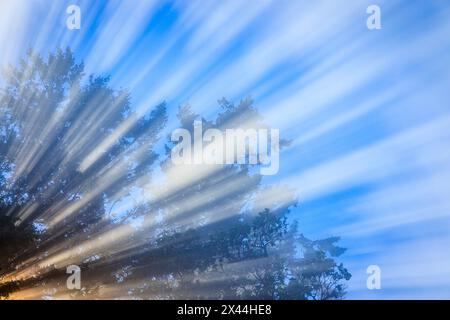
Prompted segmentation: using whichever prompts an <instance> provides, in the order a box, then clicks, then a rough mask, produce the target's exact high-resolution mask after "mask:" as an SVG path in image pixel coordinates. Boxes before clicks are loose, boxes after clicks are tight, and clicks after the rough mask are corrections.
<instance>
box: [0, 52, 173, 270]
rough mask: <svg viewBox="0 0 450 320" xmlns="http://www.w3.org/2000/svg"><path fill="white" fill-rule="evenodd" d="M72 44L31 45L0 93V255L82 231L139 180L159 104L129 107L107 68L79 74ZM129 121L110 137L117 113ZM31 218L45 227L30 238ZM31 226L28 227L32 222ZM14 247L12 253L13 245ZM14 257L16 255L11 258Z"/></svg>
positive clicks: (32, 249) (42, 247)
mask: <svg viewBox="0 0 450 320" xmlns="http://www.w3.org/2000/svg"><path fill="white" fill-rule="evenodd" d="M83 70H84V66H83V64H77V63H76V62H75V57H74V55H73V53H72V52H71V50H70V49H66V50H58V51H57V52H56V53H54V54H50V55H49V56H48V58H47V59H43V58H42V57H41V56H40V55H38V54H36V53H34V52H32V51H29V52H28V53H27V55H26V57H25V58H24V59H22V60H21V61H20V63H19V64H18V66H16V67H13V66H10V68H9V70H7V72H6V73H5V76H4V87H3V89H2V90H1V95H0V110H1V113H0V170H1V171H0V221H1V228H2V234H1V238H0V239H1V240H0V246H1V250H0V261H1V262H2V264H3V269H2V270H1V271H0V275H1V274H6V273H8V272H9V271H12V270H13V268H12V267H13V265H12V264H11V262H12V261H13V260H17V259H18V257H19V256H21V258H22V259H26V258H27V257H31V256H33V255H35V254H36V253H37V251H38V250H37V249H38V246H39V251H40V252H46V250H48V249H49V248H51V247H52V246H54V245H55V244H57V243H60V242H62V241H64V240H65V239H67V238H69V237H71V236H72V235H75V234H83V233H84V234H86V236H88V235H89V234H90V233H91V232H92V230H93V228H95V227H96V226H97V225H98V224H99V223H100V222H101V219H102V218H104V216H105V213H106V211H107V209H108V205H107V204H108V203H109V202H113V201H115V200H116V199H118V198H121V197H124V196H125V195H126V194H127V193H128V192H129V190H130V188H131V187H136V186H138V185H139V184H142V183H144V182H145V178H146V177H147V176H149V173H150V172H151V167H152V165H153V164H154V162H155V160H156V159H157V155H156V153H155V152H154V151H153V147H154V145H155V144H156V142H157V140H158V134H159V132H160V131H161V129H162V128H163V127H164V125H165V123H166V118H167V117H166V110H165V106H164V104H162V105H159V106H157V107H155V108H154V109H153V111H151V112H150V113H146V114H144V115H137V114H136V112H134V111H133V110H132V109H131V108H130V97H129V94H128V92H126V91H125V90H119V91H117V90H114V89H112V88H110V87H109V85H108V82H109V78H108V77H101V76H99V77H94V76H90V77H88V78H87V79H86V78H85V76H84V71H83ZM125 122H127V123H130V125H128V126H127V127H126V130H123V132H122V134H121V135H120V136H118V137H117V138H116V139H113V140H112V141H110V143H108V144H106V145H105V147H104V148H103V149H102V150H99V149H98V144H99V142H100V141H108V139H110V140H111V136H112V133H113V132H114V131H117V130H119V129H120V126H121V125H123V123H125ZM36 222H39V225H40V227H41V228H43V229H47V230H46V232H44V233H42V234H41V235H40V238H41V239H40V241H39V243H38V242H36V241H33V239H34V238H35V236H34V235H33V230H35V227H36ZM35 231H36V230H35ZM13 253H14V254H13ZM16 262H17V261H16Z"/></svg>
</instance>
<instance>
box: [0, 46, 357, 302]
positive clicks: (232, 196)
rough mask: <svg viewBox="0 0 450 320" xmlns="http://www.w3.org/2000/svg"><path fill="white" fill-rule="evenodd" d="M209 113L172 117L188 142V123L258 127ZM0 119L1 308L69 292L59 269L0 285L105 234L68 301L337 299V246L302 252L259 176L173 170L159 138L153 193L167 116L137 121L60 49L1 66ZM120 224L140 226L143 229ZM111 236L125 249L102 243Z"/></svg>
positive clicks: (303, 245) (158, 112) (288, 202)
mask: <svg viewBox="0 0 450 320" xmlns="http://www.w3.org/2000/svg"><path fill="white" fill-rule="evenodd" d="M219 104H220V106H221V111H220V112H219V113H218V114H217V116H216V117H215V119H213V120H206V119H202V118H201V117H200V115H198V114H196V113H195V112H194V111H193V110H192V109H191V108H190V107H189V106H183V107H180V109H179V113H178V120H179V123H180V127H182V128H185V129H187V130H189V131H190V132H193V122H194V120H200V121H202V123H203V127H204V130H206V129H208V128H213V127H214V128H218V129H220V130H225V129H226V128H243V129H246V128H253V129H258V128H265V129H268V128H269V126H268V125H267V124H266V123H265V122H264V119H263V118H262V117H261V116H260V114H259V113H258V111H257V110H256V108H254V107H253V101H252V100H251V99H245V100H243V101H241V102H240V103H239V104H238V105H234V104H232V103H230V102H228V101H227V100H225V99H222V100H220V101H219ZM0 109H1V111H2V112H1V114H0V170H1V171H0V231H1V233H0V267H1V268H2V269H1V270H0V297H8V295H9V294H10V293H12V292H14V291H16V290H20V289H24V288H46V287H48V286H51V287H53V288H55V289H56V291H58V292H65V291H67V289H66V288H65V279H66V274H65V270H64V268H63V266H61V265H54V266H48V267H46V268H44V269H43V270H42V272H41V273H39V274H36V275H35V276H34V277H29V278H27V279H23V280H21V281H20V282H19V281H11V280H5V281H2V276H3V277H4V276H6V275H8V274H9V273H11V272H12V271H14V270H15V269H16V268H17V267H18V266H20V263H21V262H22V261H33V262H36V263H38V262H39V261H41V260H42V259H44V258H45V257H46V256H47V255H50V256H51V255H52V254H55V255H57V254H62V253H64V252H67V251H68V250H70V249H72V248H73V247H76V246H77V244H78V242H83V241H87V242H89V241H91V240H92V241H94V242H95V240H98V239H102V237H103V236H104V234H111V235H112V236H111V237H110V238H109V239H112V241H115V242H114V245H113V246H100V245H99V246H94V247H93V248H94V249H92V250H91V251H89V253H80V254H79V257H78V260H77V261H80V262H79V263H78V264H79V265H80V267H81V269H82V273H83V289H82V290H80V291H75V292H70V293H69V294H70V295H71V296H72V297H73V298H75V299H84V298H104V297H105V295H104V293H102V288H103V287H104V286H109V288H110V292H113V293H111V294H110V295H109V296H106V297H108V298H110V297H117V296H124V295H125V296H126V297H127V298H153V299H173V298H189V299H202V298H231V299H245V298H251V299H341V298H343V297H344V295H345V281H346V280H348V279H350V274H349V273H348V271H347V270H346V269H345V268H344V267H343V265H342V264H338V263H336V262H335V258H336V257H338V256H340V255H341V254H342V253H343V252H344V249H342V248H339V247H338V246H337V245H336V243H337V241H338V238H329V239H325V240H319V241H313V240H309V239H307V238H306V237H305V236H303V235H302V234H300V233H299V232H298V230H297V229H298V227H297V223H296V222H295V221H293V220H292V219H290V217H289V214H290V211H291V210H292V208H293V207H294V206H296V205H297V197H296V194H295V193H294V192H293V191H292V190H290V189H289V188H288V187H286V186H265V185H263V183H262V176H261V175H260V174H259V173H258V171H257V170H256V169H258V165H237V164H236V165H213V166H212V167H211V166H210V167H208V168H206V169H205V167H204V166H199V165H187V166H184V167H183V166H182V167H178V168H176V167H175V166H174V165H173V164H172V162H171V152H170V150H171V149H172V147H173V146H174V144H173V143H172V142H171V141H170V139H169V140H168V141H167V143H166V145H165V147H166V154H165V158H164V159H163V160H162V161H161V162H160V168H161V172H162V174H163V175H164V177H165V180H163V182H158V183H156V182H154V181H153V180H152V176H151V173H152V168H153V166H154V164H155V163H156V160H157V159H158V157H157V154H156V152H155V151H154V150H155V148H156V144H157V142H158V138H159V134H160V132H161V130H162V129H163V127H164V125H165V123H166V120H167V119H166V118H167V116H166V110H165V106H164V105H160V106H157V107H156V108H154V109H153V111H152V112H150V113H147V114H144V115H138V114H137V113H136V112H135V111H133V109H132V108H131V107H130V97H129V94H128V93H127V92H126V91H123V90H121V91H116V90H114V89H112V88H110V87H109V85H108V78H105V77H93V76H90V77H88V78H87V79H86V78H85V77H84V73H83V65H82V64H77V63H76V62H75V59H74V56H73V54H72V52H71V51H70V50H68V49H67V50H65V51H62V50H59V51H58V52H56V53H55V54H51V55H49V57H48V58H47V59H45V60H44V59H42V58H41V57H40V56H38V55H36V54H34V53H32V52H30V53H29V54H28V55H27V57H26V58H25V59H24V60H22V61H21V62H20V64H19V65H18V66H17V67H11V68H10V70H9V72H8V73H7V76H6V77H5V85H4V89H3V90H2V92H1V97H0ZM116 132H120V134H119V135H116ZM105 141H106V142H107V143H105ZM287 144H288V141H285V140H282V141H281V146H285V145H287ZM205 170H206V171H205ZM155 183H156V187H155ZM149 185H150V186H152V190H153V191H154V190H156V192H155V194H156V196H154V197H150V200H149V201H141V202H139V203H136V204H135V205H134V206H133V207H132V209H131V210H128V211H127V212H126V213H125V215H124V216H123V217H122V219H120V221H118V222H117V221H116V222H114V223H113V222H112V221H111V219H109V218H108V214H109V213H110V212H111V211H112V210H113V209H114V206H115V205H116V204H117V203H118V202H120V201H123V199H127V197H129V196H130V195H131V194H132V192H133V190H134V189H136V188H139V189H140V190H147V188H148V186H149ZM268 196H270V199H271V200H270V201H268V200H267V197H268ZM128 202H129V200H128ZM131 218H141V222H142V227H141V229H139V228H133V227H132V226H131V225H130V224H129V219H131ZM117 230H120V232H119V234H125V236H121V237H118V238H117V237H114V235H115V234H116V232H117ZM102 243H103V242H102ZM39 271H40V270H39ZM122 287H123V288H125V289H120V288H122ZM117 288H119V289H117ZM114 290H117V292H115V291H114ZM124 292H125V293H124Z"/></svg>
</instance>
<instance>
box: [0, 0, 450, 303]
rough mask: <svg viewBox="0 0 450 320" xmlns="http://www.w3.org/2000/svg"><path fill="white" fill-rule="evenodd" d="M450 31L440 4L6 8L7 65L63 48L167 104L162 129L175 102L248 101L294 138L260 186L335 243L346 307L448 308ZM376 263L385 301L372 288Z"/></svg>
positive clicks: (140, 105)
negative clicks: (71, 21) (433, 302)
mask: <svg viewBox="0 0 450 320" xmlns="http://www.w3.org/2000/svg"><path fill="white" fill-rule="evenodd" d="M70 4H76V5H79V6H80V8H81V17H82V22H81V29H80V30H68V29H67V28H66V19H67V14H66V13H65V11H66V8H67V6H68V5H70ZM371 4H377V5H379V6H380V8H381V23H382V28H381V30H368V29H367V27H366V19H367V18H368V14H367V13H366V8H367V7H368V6H369V5H371ZM449 18H450V3H448V2H446V1H438V0H436V1H425V0H420V1H414V2H411V1H406V0H404V1H372V0H370V1H366V0H359V1H345V0H339V1H336V0H333V1H332V0H329V1H287V0H286V1H283V0H279V1H267V0H255V1H252V2H251V4H250V2H248V1H237V0H235V1H204V0H198V1H194V0H192V1H147V0H142V1H125V0H124V1H121V0H109V1H100V0H99V1H75V0H71V1H66V0H64V1H53V0H40V1H39V0H27V1H25V0H14V1H12V0H11V1H10V0H7V1H2V2H1V4H0V40H1V41H0V46H1V50H0V61H1V63H2V64H6V63H14V62H16V61H17V59H18V58H19V57H21V56H22V55H23V54H24V53H25V51H26V50H27V48H30V47H31V48H34V49H35V50H38V51H39V52H42V53H47V52H48V51H51V50H54V49H55V48H57V47H66V46H70V47H72V49H73V50H74V52H75V54H76V56H77V58H79V59H80V60H84V62H85V65H86V71H87V73H95V74H109V75H111V82H112V84H113V85H114V86H115V87H124V88H128V89H129V90H130V91H131V93H132V97H133V98H132V99H133V100H132V102H133V107H134V108H135V109H136V110H141V111H145V110H148V109H151V108H152V106H155V105H156V104H158V103H160V102H162V101H166V102H167V103H168V107H169V111H170V114H171V119H170V120H171V121H170V122H169V128H168V130H170V128H173V127H174V126H176V123H175V121H174V120H175V119H174V114H175V110H176V109H177V107H178V106H179V105H180V104H184V103H189V104H191V105H192V107H193V109H194V110H196V111H197V112H199V113H200V114H202V115H204V116H205V117H207V118H208V117H212V116H214V114H215V113H216V112H217V111H218V108H219V107H218V105H217V103H216V101H217V100H218V99H220V98H222V97H227V98H228V99H229V100H231V101H235V102H238V101H239V100H240V99H242V98H245V97H247V96H252V97H253V98H254V99H255V106H256V107H257V108H258V109H259V110H260V111H261V112H262V113H263V114H264V116H265V117H266V120H267V122H268V123H270V125H271V126H272V127H274V128H279V129H280V133H281V135H282V137H285V138H289V139H292V141H293V143H292V145H291V146H290V147H289V148H287V149H285V150H284V151H283V153H282V154H281V166H280V172H279V174H277V175H276V176H271V177H266V178H265V179H266V182H267V183H288V184H290V185H291V186H293V187H294V188H296V189H297V190H298V193H299V198H300V202H301V205H300V206H299V207H298V208H297V209H296V210H295V212H294V214H295V217H297V218H298V219H299V220H300V225H301V229H302V230H303V231H304V232H305V233H306V234H307V235H308V236H310V237H313V238H319V237H327V236H334V235H338V236H341V237H342V240H341V245H343V246H344V247H346V248H348V251H347V253H346V254H345V255H344V256H343V258H342V260H343V262H344V263H345V264H346V265H347V267H348V268H349V269H350V271H351V272H352V274H353V278H352V280H351V281H350V284H349V295H348V297H349V298H357V299H365V298H388V299H391V298H394V299H395V298H450V250H449V249H448V246H449V245H450V232H449V231H450V191H449V190H450V188H449V187H448V186H449V182H448V181H449V178H450V162H449V160H450V148H449V147H450V131H449V128H450V105H449V98H448V96H449V94H448V91H449V89H450V55H449V54H450V40H449V39H450V19H449ZM374 264H375V265H379V266H380V268H381V271H382V288H381V289H380V290H368V289H367V288H366V278H367V274H366V268H367V267H368V266H369V265H374Z"/></svg>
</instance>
